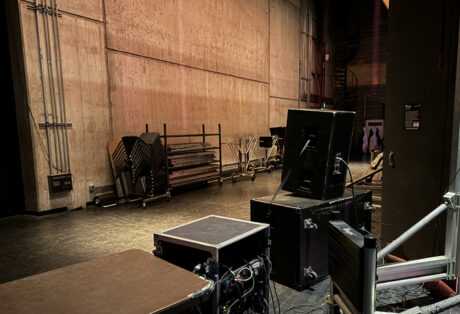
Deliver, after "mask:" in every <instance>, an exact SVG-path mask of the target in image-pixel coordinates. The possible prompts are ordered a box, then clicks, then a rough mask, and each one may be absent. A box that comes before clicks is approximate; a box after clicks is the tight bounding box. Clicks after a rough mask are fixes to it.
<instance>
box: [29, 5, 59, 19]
mask: <svg viewBox="0 0 460 314" xmlns="http://www.w3.org/2000/svg"><path fill="white" fill-rule="evenodd" d="M27 9H29V10H32V11H37V12H39V13H42V14H43V13H46V14H49V15H55V16H57V17H62V14H61V13H59V12H58V10H57V9H55V8H52V7H49V6H46V7H45V6H44V5H43V4H38V5H28V6H27Z"/></svg>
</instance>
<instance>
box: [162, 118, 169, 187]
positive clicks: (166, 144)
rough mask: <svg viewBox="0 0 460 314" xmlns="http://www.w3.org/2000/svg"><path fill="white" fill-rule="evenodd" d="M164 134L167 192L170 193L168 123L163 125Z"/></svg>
mask: <svg viewBox="0 0 460 314" xmlns="http://www.w3.org/2000/svg"><path fill="white" fill-rule="evenodd" d="M163 132H164V133H163V134H164V139H165V140H164V143H165V160H166V191H169V169H168V168H169V166H168V135H167V134H166V123H163Z"/></svg>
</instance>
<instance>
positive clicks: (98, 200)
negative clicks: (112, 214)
mask: <svg viewBox="0 0 460 314" xmlns="http://www.w3.org/2000/svg"><path fill="white" fill-rule="evenodd" d="M93 202H94V204H95V205H97V206H101V199H100V198H99V197H95V198H94V200H93Z"/></svg>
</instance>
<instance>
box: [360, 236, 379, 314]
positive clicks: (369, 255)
mask: <svg viewBox="0 0 460 314" xmlns="http://www.w3.org/2000/svg"><path fill="white" fill-rule="evenodd" d="M376 247H377V239H376V238H375V237H373V236H371V235H366V236H365V237H364V289H363V290H364V295H363V313H364V314H372V313H374V311H375V277H376V276H375V272H376V268H377V254H376V252H377V249H376Z"/></svg>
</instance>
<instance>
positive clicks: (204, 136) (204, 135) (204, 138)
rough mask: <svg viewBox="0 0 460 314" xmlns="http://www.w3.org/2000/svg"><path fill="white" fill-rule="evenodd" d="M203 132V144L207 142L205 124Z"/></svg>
mask: <svg viewBox="0 0 460 314" xmlns="http://www.w3.org/2000/svg"><path fill="white" fill-rule="evenodd" d="M201 130H202V131H203V144H204V143H205V142H206V133H205V131H204V123H203V124H202V125H201Z"/></svg>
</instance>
